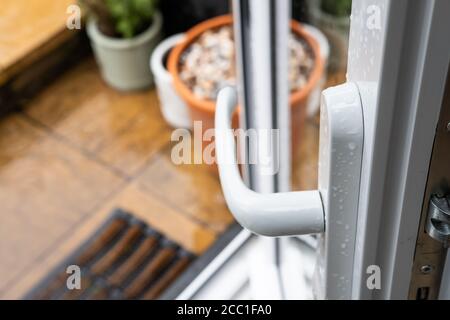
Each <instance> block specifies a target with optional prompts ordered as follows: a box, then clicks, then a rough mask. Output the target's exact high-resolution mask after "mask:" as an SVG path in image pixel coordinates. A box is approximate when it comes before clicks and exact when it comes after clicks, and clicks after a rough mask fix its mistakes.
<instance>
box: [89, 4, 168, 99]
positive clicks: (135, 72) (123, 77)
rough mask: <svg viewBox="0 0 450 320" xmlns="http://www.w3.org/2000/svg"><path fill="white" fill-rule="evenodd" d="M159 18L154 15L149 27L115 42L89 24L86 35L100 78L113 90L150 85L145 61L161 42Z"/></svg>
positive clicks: (141, 87) (150, 78)
mask: <svg viewBox="0 0 450 320" xmlns="http://www.w3.org/2000/svg"><path fill="white" fill-rule="evenodd" d="M161 29H162V16H161V14H160V13H159V12H156V13H155V15H154V17H153V23H152V25H151V26H150V27H149V28H148V29H147V30H146V31H144V32H143V33H141V34H139V35H137V36H136V37H134V38H131V39H116V38H111V37H108V36H105V35H104V34H102V33H101V32H100V30H99V29H98V27H97V23H96V22H95V21H94V20H89V21H88V23H87V33H88V36H89V38H90V39H91V44H92V48H93V50H94V55H95V58H96V60H97V63H98V65H99V67H100V71H101V74H102V76H103V78H104V79H105V81H106V82H107V83H108V84H109V85H111V86H112V87H114V88H116V89H118V90H122V91H129V90H139V89H144V88H147V87H150V86H151V85H152V84H153V76H152V74H151V72H150V70H149V69H148V68H147V63H148V59H149V58H150V55H151V53H152V52H153V50H154V48H155V47H156V46H157V44H158V42H159V41H160V39H161Z"/></svg>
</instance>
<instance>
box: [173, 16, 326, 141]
mask: <svg viewBox="0 0 450 320" xmlns="http://www.w3.org/2000/svg"><path fill="white" fill-rule="evenodd" d="M232 23H233V19H232V16H231V15H225V16H219V17H216V18H213V19H210V20H206V21H204V22H202V23H200V24H198V25H197V26H195V27H194V28H192V29H190V30H189V31H188V32H187V33H186V38H185V40H184V41H183V42H182V43H179V44H178V45H177V46H176V47H175V48H174V49H173V50H172V52H171V53H170V56H169V62H168V69H169V72H170V73H171V74H172V77H173V80H174V85H175V89H176V90H177V92H178V93H179V94H180V96H181V97H182V98H183V99H184V100H185V101H186V103H187V105H188V106H189V108H190V112H191V118H192V121H202V129H203V131H205V130H207V129H210V128H214V113H215V108H216V101H213V100H205V99H200V98H198V97H196V96H195V95H194V93H193V92H192V91H191V89H190V88H189V87H188V86H187V85H186V84H185V83H184V82H183V81H182V80H181V78H180V72H179V68H180V66H179V61H180V57H181V55H182V54H183V52H184V51H185V50H186V49H188V48H189V46H191V44H192V43H193V42H194V41H195V40H196V39H197V38H198V37H199V36H200V35H201V34H203V33H204V32H205V31H207V30H209V29H217V28H220V27H223V26H226V25H232ZM291 28H292V30H293V32H294V33H295V34H297V35H298V36H300V37H302V38H303V39H305V40H306V42H307V43H308V44H309V46H310V47H311V48H312V50H313V52H314V59H315V65H314V68H313V70H312V72H311V75H310V77H309V79H308V82H307V84H306V85H305V86H304V87H303V88H302V89H300V90H297V91H294V92H292V93H291V97H290V105H291V108H292V113H291V120H292V142H293V147H294V148H295V147H296V146H297V144H298V141H299V135H300V129H301V128H302V125H303V123H304V120H305V114H306V107H307V103H308V99H309V96H310V94H311V92H312V91H313V89H314V88H315V87H316V86H317V85H318V82H319V81H320V79H321V77H322V74H323V69H324V63H323V60H322V57H321V54H320V48H319V45H318V43H317V42H316V40H315V39H314V38H312V37H311V36H310V35H309V33H307V32H305V31H304V30H303V27H302V26H301V25H300V23H298V22H295V21H292V23H291ZM237 118H238V117H237V116H235V121H234V123H235V124H237Z"/></svg>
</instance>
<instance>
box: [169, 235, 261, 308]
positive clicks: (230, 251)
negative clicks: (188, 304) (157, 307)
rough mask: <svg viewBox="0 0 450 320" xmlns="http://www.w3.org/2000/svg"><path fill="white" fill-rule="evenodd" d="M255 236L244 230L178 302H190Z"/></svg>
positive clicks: (192, 283)
mask: <svg viewBox="0 0 450 320" xmlns="http://www.w3.org/2000/svg"><path fill="white" fill-rule="evenodd" d="M252 235H253V234H252V233H251V232H250V231H248V230H245V229H244V230H242V231H241V232H240V233H239V234H238V235H237V236H236V237H235V238H234V239H233V240H232V241H231V242H230V243H229V244H228V246H226V247H225V249H223V250H222V252H220V253H219V254H218V255H217V257H216V258H215V259H214V260H213V261H211V262H210V263H209V264H208V266H206V268H205V269H204V270H203V271H202V272H201V273H200V274H199V275H198V276H197V277H196V278H195V279H194V280H193V281H192V282H191V283H190V284H189V285H188V286H187V287H186V288H185V289H184V290H183V291H182V292H181V293H180V294H179V295H178V297H177V298H176V300H189V299H192V297H194V296H195V294H196V293H197V292H199V290H201V289H202V287H203V286H204V285H205V284H206V283H207V282H208V280H209V279H210V278H211V277H212V276H214V274H215V273H216V272H217V271H218V270H219V269H220V268H221V267H222V266H223V265H224V264H225V263H226V262H227V261H228V260H229V259H230V258H231V257H232V256H233V255H234V254H235V253H236V251H238V250H239V249H240V248H241V247H242V246H243V245H244V244H245V243H246V242H247V240H249V238H250V237H251V236H252Z"/></svg>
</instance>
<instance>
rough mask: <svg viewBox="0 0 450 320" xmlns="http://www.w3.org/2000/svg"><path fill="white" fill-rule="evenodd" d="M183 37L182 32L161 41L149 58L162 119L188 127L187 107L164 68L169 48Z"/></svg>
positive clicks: (189, 124) (189, 123)
mask: <svg viewBox="0 0 450 320" xmlns="http://www.w3.org/2000/svg"><path fill="white" fill-rule="evenodd" d="M184 37H185V35H184V34H177V35H174V36H171V37H169V38H167V39H166V40H164V41H162V42H161V43H160V44H159V45H158V46H157V47H156V49H155V51H153V54H152V56H151V59H150V68H151V70H152V73H153V76H154V77H155V83H156V88H157V91H158V97H159V100H160V106H161V112H162V114H163V116H164V119H165V120H166V121H167V122H168V123H169V124H170V125H171V126H172V127H175V128H187V129H189V128H191V127H192V121H191V117H190V114H189V108H188V106H187V105H186V103H185V102H184V100H183V99H182V98H181V97H180V96H179V95H178V94H177V92H176V90H175V87H174V85H173V79H172V75H171V74H170V73H169V71H168V70H167V68H166V59H167V56H168V54H169V52H170V50H172V48H173V47H175V46H176V45H177V44H178V43H180V42H181V41H183V39H184Z"/></svg>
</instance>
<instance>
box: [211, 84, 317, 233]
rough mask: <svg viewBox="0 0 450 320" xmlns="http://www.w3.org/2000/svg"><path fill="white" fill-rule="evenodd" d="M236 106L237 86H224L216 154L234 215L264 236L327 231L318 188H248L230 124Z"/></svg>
mask: <svg viewBox="0 0 450 320" xmlns="http://www.w3.org/2000/svg"><path fill="white" fill-rule="evenodd" d="M236 107H237V94H236V90H235V89H233V88H230V87H227V88H224V89H222V90H221V91H220V93H219V95H218V98H217V106H216V115H215V128H216V154H217V161H218V168H219V175H220V181H221V184H222V189H223V193H224V196H225V200H226V202H227V205H228V207H229V209H230V211H231V213H232V214H233V215H234V217H235V219H236V220H237V221H238V222H239V223H240V224H241V225H242V226H243V227H245V228H247V229H248V230H250V231H251V232H253V233H255V234H258V235H262V236H272V237H279V236H294V235H305V234H316V233H322V232H324V230H325V218H324V208H323V203H322V199H321V195H320V193H319V191H318V190H315V191H300V192H285V193H270V194H262V193H258V192H255V191H253V190H251V189H249V188H248V187H247V186H246V185H245V183H244V182H243V181H242V178H241V175H240V172H239V168H238V161H237V157H236V143H235V138H234V137H235V136H234V134H233V131H232V130H233V129H232V126H231V123H232V116H233V112H234V110H235V109H236Z"/></svg>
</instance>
